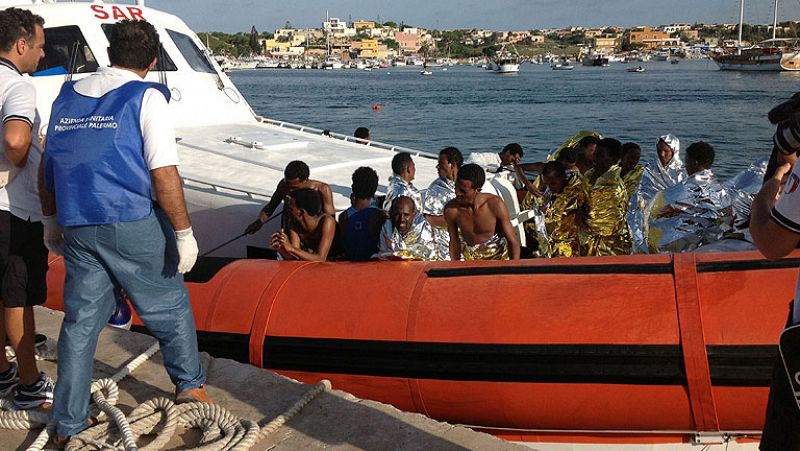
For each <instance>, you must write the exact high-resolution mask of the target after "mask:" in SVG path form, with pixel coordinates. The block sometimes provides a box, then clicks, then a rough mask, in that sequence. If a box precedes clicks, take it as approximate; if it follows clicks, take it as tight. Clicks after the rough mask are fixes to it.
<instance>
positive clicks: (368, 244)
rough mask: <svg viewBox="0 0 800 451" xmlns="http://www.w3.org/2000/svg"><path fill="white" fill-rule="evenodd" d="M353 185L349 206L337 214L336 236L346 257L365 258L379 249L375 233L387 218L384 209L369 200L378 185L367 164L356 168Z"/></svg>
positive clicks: (362, 260) (372, 199)
mask: <svg viewBox="0 0 800 451" xmlns="http://www.w3.org/2000/svg"><path fill="white" fill-rule="evenodd" d="M352 188H353V193H352V194H350V208H348V209H347V210H345V211H343V212H342V213H341V214H340V215H339V236H340V237H341V242H342V244H343V245H344V253H345V257H346V258H347V260H348V261H351V262H365V261H369V260H370V259H371V258H372V256H373V255H374V254H375V253H376V252H378V237H379V235H380V233H381V227H382V226H383V223H384V222H385V221H386V215H385V214H384V213H383V210H381V209H379V208H376V207H375V206H374V205H373V204H372V202H373V201H374V199H375V191H376V190H377V189H378V174H377V173H376V172H375V170H374V169H372V168H368V167H360V168H358V169H356V171H355V172H353V184H352Z"/></svg>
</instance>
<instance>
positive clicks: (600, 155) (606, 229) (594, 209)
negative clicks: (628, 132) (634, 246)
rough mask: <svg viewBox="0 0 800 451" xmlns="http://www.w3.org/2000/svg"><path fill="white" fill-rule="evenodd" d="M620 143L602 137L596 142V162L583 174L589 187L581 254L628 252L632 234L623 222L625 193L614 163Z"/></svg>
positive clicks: (616, 159)
mask: <svg viewBox="0 0 800 451" xmlns="http://www.w3.org/2000/svg"><path fill="white" fill-rule="evenodd" d="M621 154H622V143H620V142H619V141H617V140H616V139H613V138H605V139H602V140H600V142H599V143H598V144H597V150H596V151H595V154H594V159H595V166H594V168H592V169H590V170H589V171H588V172H586V174H584V178H585V180H586V183H587V184H588V187H589V188H588V189H589V213H588V218H587V221H586V223H587V224H586V225H587V230H586V237H585V253H584V255H590V256H601V255H628V254H630V253H631V237H630V233H629V232H628V226H627V223H626V222H625V213H626V211H627V207H628V194H627V192H626V191H625V184H624V183H623V182H622V178H620V175H619V174H620V167H619V166H618V165H617V162H619V159H620V156H621Z"/></svg>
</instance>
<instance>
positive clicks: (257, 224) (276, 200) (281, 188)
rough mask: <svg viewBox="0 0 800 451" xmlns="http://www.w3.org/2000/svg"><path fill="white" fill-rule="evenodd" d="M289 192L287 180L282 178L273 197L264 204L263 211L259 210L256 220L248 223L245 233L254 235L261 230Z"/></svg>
mask: <svg viewBox="0 0 800 451" xmlns="http://www.w3.org/2000/svg"><path fill="white" fill-rule="evenodd" d="M288 192H289V189H288V188H287V187H286V182H285V181H284V180H283V179H281V181H280V182H278V186H277V187H276V188H275V192H274V193H272V197H271V198H270V199H269V202H267V205H264V207H263V208H262V209H261V211H259V212H258V217H257V218H256V220H255V221H253V222H251V223H250V224H248V225H247V228H245V229H244V233H245V234H247V235H252V234H254V233H256V232H258V231H259V230H261V227H262V226H263V225H264V223H266V222H267V220H269V218H270V216H272V213H274V212H275V210H276V209H277V208H278V205H280V203H281V202H282V201H283V199H284V198H285V197H286V194H287V193H288Z"/></svg>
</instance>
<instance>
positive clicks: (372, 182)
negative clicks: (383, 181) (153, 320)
mask: <svg viewBox="0 0 800 451" xmlns="http://www.w3.org/2000/svg"><path fill="white" fill-rule="evenodd" d="M352 188H353V196H354V197H356V198H358V199H372V198H374V197H375V191H377V190H378V173H377V172H375V169H372V168H370V167H367V166H361V167H360V168H358V169H356V170H355V172H353V185H352Z"/></svg>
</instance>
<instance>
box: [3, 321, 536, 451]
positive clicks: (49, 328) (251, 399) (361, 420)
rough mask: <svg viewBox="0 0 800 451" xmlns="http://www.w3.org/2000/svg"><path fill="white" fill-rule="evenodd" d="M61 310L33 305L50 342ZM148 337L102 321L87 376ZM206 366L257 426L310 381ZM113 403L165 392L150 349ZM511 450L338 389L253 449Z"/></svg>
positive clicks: (6, 438)
mask: <svg viewBox="0 0 800 451" xmlns="http://www.w3.org/2000/svg"><path fill="white" fill-rule="evenodd" d="M61 319H62V314H61V312H56V311H52V310H48V309H45V308H37V311H36V323H37V331H38V332H39V333H42V334H45V335H47V336H48V337H49V338H50V339H52V340H53V341H55V340H56V339H57V338H58V331H59V329H60V327H61ZM152 343H154V339H153V338H152V337H149V336H146V335H142V334H137V333H134V332H128V331H123V330H118V329H112V328H106V329H105V330H104V331H103V332H102V334H101V336H100V342H99V344H98V349H97V354H96V355H95V363H94V377H95V378H96V379H99V378H103V377H110V376H111V375H113V374H114V373H116V372H117V370H118V369H119V368H120V367H122V366H124V364H125V363H127V362H128V361H129V360H131V359H132V358H133V357H136V356H138V355H139V354H140V353H142V352H144V351H145V350H146V349H147V348H148V347H150V345H151V344H152ZM202 359H203V365H204V367H205V368H206V371H207V373H208V382H207V385H206V387H207V390H208V393H209V395H210V396H211V397H212V398H213V400H214V402H215V403H216V404H218V405H220V406H222V407H224V408H225V409H227V410H229V411H230V412H231V413H233V414H234V415H236V416H238V417H240V418H246V419H250V420H252V421H257V422H259V424H260V425H262V426H263V425H264V424H265V423H267V422H268V421H270V420H272V419H273V418H275V417H276V416H278V415H280V414H281V413H283V412H284V411H286V410H287V409H288V408H290V407H291V406H292V405H293V404H294V403H295V402H296V401H297V400H299V399H300V398H302V397H303V395H304V394H305V393H306V392H307V391H308V390H309V389H311V386H309V385H306V384H302V383H299V382H297V381H294V380H291V379H288V378H285V377H283V376H280V375H277V374H275V373H272V372H270V371H265V370H262V369H258V368H255V367H252V366H250V365H245V364H241V363H238V362H235V361H232V360H227V359H217V358H212V357H210V356H209V355H207V354H205V353H203V354H202ZM39 364H40V370H42V371H45V372H46V373H47V374H49V375H51V376H53V377H54V378H55V375H56V362H51V361H40V362H39ZM119 388H120V399H119V401H118V402H117V407H119V408H120V409H121V410H122V411H123V412H125V414H126V415H127V414H128V413H130V411H131V410H133V408H134V407H135V406H136V405H138V404H140V403H142V402H144V401H146V400H148V399H151V398H155V397H159V396H164V397H170V398H171V397H173V396H174V395H173V391H174V386H173V385H172V383H171V382H170V380H169V377H168V376H167V373H166V372H165V371H164V367H163V365H162V361H161V354H160V353H158V354H156V355H155V356H153V357H152V358H151V359H150V360H148V361H147V362H145V363H144V364H143V365H142V366H140V367H139V368H138V369H136V370H135V371H134V372H133V373H132V374H131V375H129V376H127V377H126V378H124V379H123V380H122V381H121V382H120V383H119ZM39 432H40V431H39V430H36V431H11V430H0V449H2V450H12V449H25V448H26V447H27V446H28V445H29V444H30V443H32V442H33V441H34V440H35V438H36V437H37V436H38V434H39ZM199 436H200V434H199V432H196V431H194V430H192V431H188V432H187V431H186V430H184V429H181V428H180V427H179V428H178V431H177V432H176V434H175V435H174V436H173V438H172V440H171V441H170V442H169V443H168V445H167V447H166V448H165V449H183V448H186V447H190V448H191V447H195V446H197V445H198V440H199ZM322 448H324V449H335V450H356V449H360V450H387V449H392V450H421V449H424V450H467V449H469V450H473V449H480V450H517V449H520V450H522V449H530V448H525V447H523V446H520V445H516V444H512V443H509V442H506V441H503V440H500V439H498V438H495V437H493V436H491V435H488V434H483V433H479V432H475V431H473V430H471V429H468V428H465V427H459V426H453V425H450V424H446V423H441V422H437V421H434V420H432V419H430V418H428V417H425V416H423V415H419V414H415V413H407V412H401V411H399V410H397V409H395V408H394V407H392V406H390V405H386V404H381V403H378V402H373V401H367V400H361V399H358V398H356V397H354V396H352V395H350V394H348V393H345V392H341V391H338V390H331V391H326V392H324V393H322V394H321V395H319V396H318V397H317V398H316V399H314V400H313V401H311V402H310V403H309V404H308V405H307V406H306V407H305V408H304V409H303V410H302V411H301V412H300V413H299V414H298V415H297V416H296V417H294V418H293V419H291V420H289V421H288V422H287V423H286V424H285V425H284V426H282V427H281V428H280V429H278V430H277V431H275V432H274V433H272V434H271V435H269V436H267V437H265V438H264V439H263V440H261V441H260V442H259V443H257V445H256V446H255V447H254V448H253V449H257V450H299V449H322Z"/></svg>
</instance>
